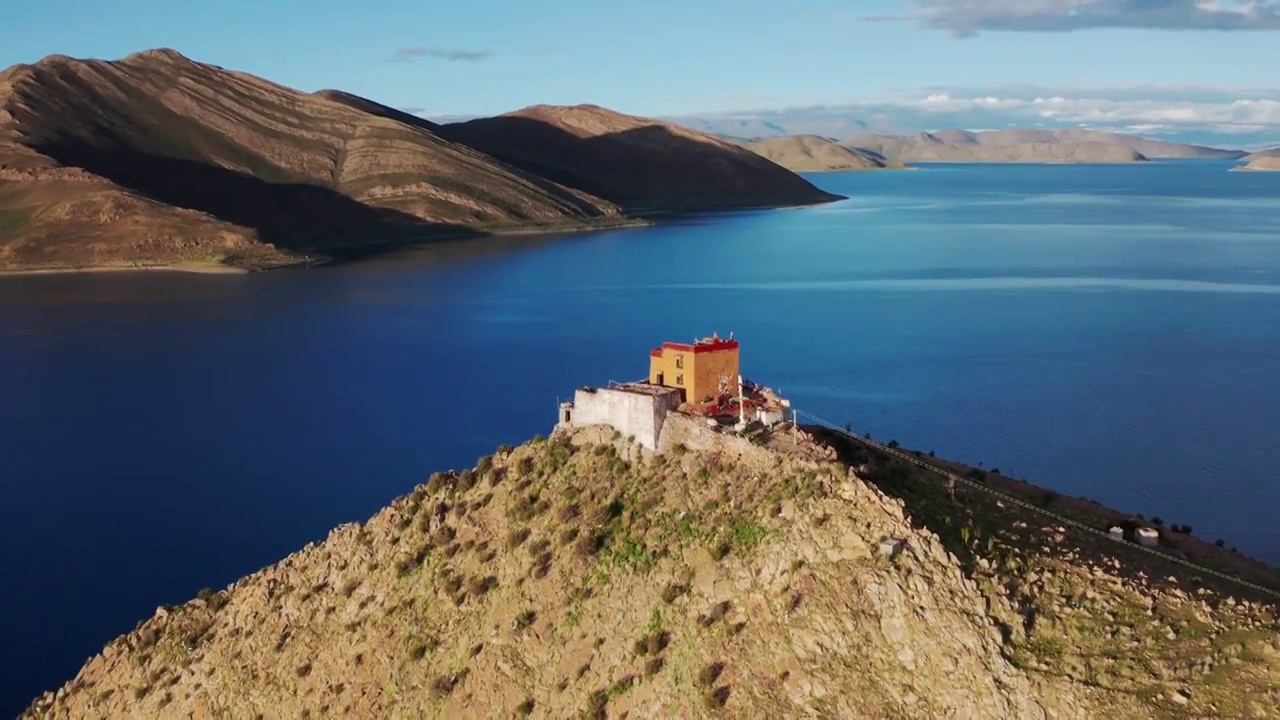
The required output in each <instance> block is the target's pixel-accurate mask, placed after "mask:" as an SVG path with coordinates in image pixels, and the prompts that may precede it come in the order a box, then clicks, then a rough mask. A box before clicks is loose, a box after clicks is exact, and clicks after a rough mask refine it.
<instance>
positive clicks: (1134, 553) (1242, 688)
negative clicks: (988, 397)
mask: <svg viewBox="0 0 1280 720" xmlns="http://www.w3.org/2000/svg"><path fill="white" fill-rule="evenodd" d="M736 363H737V345H736V341H733V340H720V339H717V338H708V339H706V340H704V341H698V342H695V343H692V344H681V343H664V344H663V346H662V347H661V348H658V349H656V350H654V351H653V353H652V356H651V358H650V375H649V379H648V381H647V382H641V383H633V384H629V385H622V386H614V387H609V388H583V389H580V390H578V392H577V394H576V395H575V399H574V401H573V402H571V403H566V404H565V405H564V406H562V407H561V414H560V417H559V418H557V422H556V428H555V430H554V432H552V434H551V436H550V437H549V438H548V439H543V438H540V437H539V438H535V439H534V440H532V441H531V442H528V443H526V444H524V445H522V446H520V447H514V448H512V447H503V448H500V449H499V450H498V451H497V452H496V453H495V454H494V455H492V456H489V457H484V458H481V459H480V460H479V461H478V462H477V463H476V465H475V466H474V467H472V468H467V469H464V470H461V471H450V472H440V473H436V474H435V475H432V476H431V478H430V479H429V480H428V481H427V482H426V483H425V484H422V485H420V486H418V487H416V488H413V489H412V490H411V491H410V492H408V493H407V494H406V495H404V496H403V497H400V498H398V499H396V500H395V501H393V502H392V503H391V504H390V505H389V506H388V507H386V508H385V509H384V510H382V511H381V512H379V513H378V514H377V515H375V516H374V517H372V518H370V519H369V520H368V521H367V522H363V523H353V524H349V525H344V526H341V527H339V528H336V529H335V530H333V531H332V532H331V533H330V534H329V536H328V538H327V539H326V540H324V541H323V542H319V543H313V544H310V545H308V546H306V547H304V548H302V549H301V550H299V551H298V552H296V553H294V554H292V555H290V556H289V557H288V558H286V559H284V560H283V561H281V562H280V563H278V564H276V565H273V566H271V567H268V568H265V569H263V570H261V571H259V572H256V573H254V574H252V575H250V576H248V577H245V578H243V579H241V580H239V581H237V582H235V583H233V584H232V585H231V586H229V587H227V588H225V589H222V590H212V589H210V590H206V591H203V592H201V593H199V595H198V597H196V598H195V599H193V600H191V601H189V602H187V603H185V604H182V605H178V606H171V607H161V608H158V609H157V610H156V612H155V613H154V615H153V616H152V617H150V618H147V619H145V620H143V621H141V622H139V623H138V625H137V627H136V628H134V629H133V630H131V631H129V632H127V633H125V634H124V635H122V636H121V637H119V638H118V639H116V640H114V641H112V642H111V643H109V644H108V645H107V646H106V647H105V648H104V649H103V651H102V652H101V653H99V654H97V655H95V656H94V657H92V658H90V659H89V660H88V662H87V663H86V664H85V665H84V667H83V668H82V669H81V670H80V671H79V672H78V673H77V674H76V675H75V677H74V678H72V679H71V680H70V681H69V682H68V683H67V684H66V685H64V686H63V687H62V688H60V689H59V690H58V691H57V692H56V693H55V692H50V693H46V694H45V695H43V696H42V697H40V698H38V699H37V700H36V701H35V702H34V703H33V704H32V705H31V706H30V708H29V709H28V711H27V712H26V714H25V715H24V717H25V718H45V717H57V718H63V717H66V718H72V717H75V718H79V717H101V716H108V717H116V716H126V715H131V716H153V717H154V716H174V717H187V716H196V717H209V716H223V715H225V716H230V717H255V716H257V715H260V714H265V715H283V716H288V717H304V716H308V715H310V716H312V717H331V716H332V717H388V716H398V715H401V714H404V715H407V716H413V717H425V716H431V717H435V716H442V717H460V716H471V717H493V716H504V717H506V716H529V715H536V716H545V717H576V716H585V717H606V716H608V717H614V716H621V715H622V714H624V713H631V714H633V715H634V716H644V717H655V716H656V717H706V716H718V715H729V716H735V717H793V716H806V715H813V716H825V717H850V716H859V717H872V716H873V717H948V716H964V717H1018V718H1044V717H1101V716H1116V717H1154V716H1196V717H1263V716H1266V713H1270V712H1273V711H1274V709H1275V708H1276V707H1280V621H1278V620H1277V618H1278V617H1280V615H1278V614H1277V613H1278V610H1277V605H1276V597H1277V595H1276V591H1277V590H1280V577H1278V575H1277V572H1276V571H1275V569H1273V568H1270V567H1268V566H1266V565H1264V564H1262V563H1258V562H1255V561H1252V560H1249V559H1248V558H1246V557H1244V556H1242V555H1239V554H1236V553H1234V552H1231V551H1229V550H1228V549H1226V548H1224V547H1218V546H1217V545H1215V544H1212V543H1208V542H1203V541H1201V540H1200V539H1198V538H1196V537H1195V536H1194V535H1193V534H1192V530H1191V528H1189V527H1185V526H1180V525H1176V524H1175V525H1172V526H1169V527H1168V528H1166V527H1164V526H1163V525H1162V524H1161V523H1160V522H1159V521H1154V520H1153V521H1151V522H1148V521H1146V520H1144V519H1143V518H1141V517H1140V516H1129V515H1125V514H1122V513H1117V512H1114V511H1111V510H1108V509H1106V508H1103V507H1101V506H1099V505H1097V504H1095V503H1092V502H1090V501H1087V500H1083V499H1076V498H1068V497H1065V496H1061V495H1058V494H1057V493H1053V492H1051V491H1049V490H1045V489H1042V488H1036V487H1035V486H1032V485H1030V484H1028V483H1025V482H1023V481H1021V480H1018V479H1014V478H1006V477H1004V476H1002V475H1001V474H1000V473H999V471H997V470H995V469H991V470H985V471H984V470H979V469H976V468H968V467H964V466H961V465H958V464H955V463H951V462H947V461H943V460H939V459H935V458H934V457H933V456H932V453H928V454H926V453H923V452H909V451H906V450H903V449H901V448H899V447H898V445H897V443H895V442H892V441H890V442H888V443H887V444H884V445H881V444H879V443H874V442H871V441H869V440H867V439H865V438H859V437H857V436H854V435H852V434H851V433H846V432H843V431H840V430H838V429H833V428H831V427H828V426H822V425H808V426H806V425H804V424H797V423H796V420H797V419H798V418H797V416H796V415H795V414H794V412H788V411H787V403H786V402H784V401H782V400H781V399H780V398H777V397H776V395H774V394H772V393H771V392H770V391H768V390H767V388H761V387H759V386H755V385H753V384H750V383H746V382H743V383H742V384H741V385H738V388H741V389H735V388H734V383H732V382H725V380H726V379H728V377H729V376H728V375H727V374H726V373H730V372H731V371H736ZM673 373H678V374H673ZM694 395H699V396H701V395H706V397H705V398H694V397H693V396H694ZM691 400H696V402H691ZM748 406H750V408H751V409H752V411H753V412H752V414H747V409H748ZM778 408H782V409H783V411H782V413H778V412H775V411H776V410H777V409H778ZM788 416H789V417H788ZM629 433H634V435H633V434H629ZM958 481H962V482H958ZM1148 531H1149V532H1148ZM1139 543H1140V544H1141V545H1144V546H1146V547H1143V548H1140V547H1137V545H1138V544H1139ZM1153 552H1154V553H1158V554H1152V553H1153ZM1170 558H1172V560H1171V559H1170ZM1175 560H1176V562H1175ZM1181 563H1190V566H1188V565H1186V564H1181ZM1198 567H1210V568H1213V573H1207V572H1201V571H1199V570H1197V569H1196V568H1198ZM1225 576H1230V577H1237V578H1240V579H1242V580H1243V581H1244V583H1245V584H1240V583H1236V582H1233V581H1230V580H1228V579H1226V577H1225Z"/></svg>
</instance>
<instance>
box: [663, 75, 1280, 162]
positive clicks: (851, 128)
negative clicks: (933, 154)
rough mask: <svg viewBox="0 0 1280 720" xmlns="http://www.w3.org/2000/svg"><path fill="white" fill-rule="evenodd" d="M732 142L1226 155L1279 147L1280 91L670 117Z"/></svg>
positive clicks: (934, 94) (967, 94) (964, 97)
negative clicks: (882, 136)
mask: <svg viewBox="0 0 1280 720" xmlns="http://www.w3.org/2000/svg"><path fill="white" fill-rule="evenodd" d="M668 117H672V118H673V119H678V120H679V121H680V122H683V123H685V124H691V125H692V126H694V127H698V128H699V129H704V130H708V131H711V132H719V133H723V134H729V135H735V134H736V135H742V136H751V137H755V136H769V135H783V134H801V133H812V134H817V135H823V136H826V137H835V138H838V139H844V138H847V137H851V136H853V135H858V134H865V133H873V132H882V133H890V134H910V133H916V132H923V131H929V130H939V129H950V128H959V129H969V130H998V129H1002V128H1009V127H1021V128H1036V127H1042V128H1048V129H1055V128H1072V127H1085V128H1093V129H1098V130H1110V131H1114V132H1123V133H1132V134H1141V135H1147V136H1152V137H1160V138H1162V139H1167V140H1171V141H1177V142H1196V143H1201V144H1210V145H1215V146H1218V147H1228V148H1246V149H1251V148H1256V147H1272V146H1277V145H1280V88H1275V89H1270V88H1257V89H1238V90H1232V89H1223V88H1199V87H1165V88H1162V87H1158V86H1141V87H1129V88H1123V87H1114V88H1052V87H1037V86H1004V87H1000V86H993V87H987V88H982V87H972V88H965V87H934V88H922V89H919V90H916V91H899V92H897V93H894V94H892V95H890V96H887V97H881V98H877V99H871V100H863V101H853V102H847V103H838V104H808V105H798V104H797V105H793V106H791V107H781V108H776V109H761V110H720V111H712V112H702V113H690V114H689V115H687V116H674V117H673V116H668Z"/></svg>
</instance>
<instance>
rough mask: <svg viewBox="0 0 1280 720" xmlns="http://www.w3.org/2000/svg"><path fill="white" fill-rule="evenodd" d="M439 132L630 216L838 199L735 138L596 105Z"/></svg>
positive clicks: (523, 113)
mask: <svg viewBox="0 0 1280 720" xmlns="http://www.w3.org/2000/svg"><path fill="white" fill-rule="evenodd" d="M440 132H441V134H442V135H443V136H444V137H446V138H448V139H450V140H452V141H454V142H457V143H461V144H463V145H467V146H469V147H471V148H474V149H476V150H478V151H480V152H483V153H485V154H487V155H492V156H493V157H496V158H498V159H500V160H502V161H504V162H507V163H510V164H512V165H514V166H516V167H519V168H521V169H523V170H526V171H528V172H531V173H536V174H538V175H540V176H542V177H546V178H550V179H552V180H554V181H556V182H557V183H560V184H561V185H564V186H566V187H571V188H576V189H578V190H580V191H582V192H585V193H589V194H591V195H594V196H597V197H602V198H605V199H606V200H608V201H610V202H612V203H616V204H618V205H619V206H621V207H622V208H624V209H625V210H627V211H629V212H633V213H648V212H654V211H659V212H660V211H672V210H675V211H679V210H698V209H705V208H724V207H767V206H777V205H803V204H814V203H821V202H829V201H831V200H836V199H839V196H836V195H831V194H830V193H826V192H823V191H821V190H818V189H817V188H816V187H814V186H813V185H812V184H810V183H809V182H808V181H806V180H804V179H803V178H801V177H799V176H798V175H796V174H795V173H793V172H791V171H789V170H787V169H785V168H783V167H780V166H778V165H776V164H774V163H772V162H770V161H768V160H766V159H764V158H762V157H760V156H759V155H757V154H755V153H753V152H751V151H749V150H746V149H744V148H742V147H739V146H737V145H735V144H733V143H731V142H728V141H725V140H722V139H720V138H716V137H713V136H711V135H707V134H705V133H701V132H698V131H695V130H690V129H688V128H685V127H681V126H679V125H673V124H670V123H665V122H660V121H657V120H650V119H647V118H642V117H636V116H634V115H624V114H622V113H617V112H613V111H611V110H607V109H605V108H602V107H598V106H596V105H575V106H572V107H564V106H551V105H536V106H533V107H528V108H525V109H523V110H518V111H516V112H513V113H508V114H506V115H500V116H498V117H493V118H484V119H480V120H471V121H468V122H463V123H456V124H450V125H443V126H441V129H440Z"/></svg>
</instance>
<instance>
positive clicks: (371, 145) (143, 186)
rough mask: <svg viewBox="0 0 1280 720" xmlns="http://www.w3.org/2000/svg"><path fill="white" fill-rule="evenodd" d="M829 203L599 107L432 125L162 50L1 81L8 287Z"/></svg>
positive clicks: (665, 129) (738, 155)
mask: <svg viewBox="0 0 1280 720" xmlns="http://www.w3.org/2000/svg"><path fill="white" fill-rule="evenodd" d="M836 199H839V196H837V195H833V194H830V193H826V192H823V191H821V190H819V189H818V188H816V187H814V186H813V185H812V184H810V183H809V182H808V181H806V180H804V179H803V178H801V177H799V176H798V175H796V174H794V173H792V172H789V171H787V170H786V169H784V168H782V167H780V166H778V165H776V164H774V163H772V162H769V161H768V160H765V159H764V158H761V157H760V156H759V155H757V154H755V153H752V152H750V151H748V150H745V149H743V148H741V147H738V146H737V145H735V144H733V143H730V142H727V141H724V140H721V139H718V138H715V137H713V136H710V135H707V134H704V133H699V132H696V131H692V130H688V129H686V128H683V127H680V126H677V125H672V124H669V123H664V122H660V121H656V120H649V119H646V118H640V117H635V116H630V115H624V114H621V113H616V112H612V111H610V110H606V109H604V108H600V107H596V106H586V105H584V106H575V107H551V106H537V107H533V108H527V109H525V110H522V111H517V112H515V113H510V114H507V115H503V116H500V117H496V118H488V119H484V120H476V121H471V122H465V123H456V124H450V125H438V124H435V123H431V122H429V121H427V120H424V119H422V118H419V117H416V116H414V115H411V114H408V113H405V112H401V111H399V110H395V109H393V108H390V107H386V106H383V105H381V104H378V103H376V102H373V101H371V100H367V99H364V98H360V97H357V96H354V95H351V94H348V93H343V92H339V91H332V90H326V91H321V92H318V93H313V94H309V93H304V92H300V91H297V90H293V89H290V88H287V87H283V86H280V85H277V84H275V83H272V82H269V81H267V80H263V79H261V78H257V77H254V76H252V75H248V74H245V73H240V72H234V71H230V70H226V69H223V68H221V67H218V66H214V65H209V64H204V63H199V62H194V61H192V60H190V59H188V58H186V57H184V56H183V55H181V54H180V53H178V52H176V51H174V50H169V49H160V50H150V51H145V52H141V53H135V54H133V55H130V56H128V57H126V58H124V59H123V60H118V61H102V60H79V59H73V58H69V57H65V56H50V57H47V58H44V59H43V60H40V61H39V62H37V63H35V64H32V65H16V66H13V67H11V68H9V69H7V70H5V71H3V73H0V271H14V270H40V269H50V270H61V269H76V268H111V267H123V268H133V267H148V266H165V267H174V266H181V267H186V268H210V269H214V268H230V267H235V268H247V269H253V268H267V267H274V266H279V265H288V264H296V263H304V262H315V261H319V260H324V259H329V258H334V257H348V256H355V255H361V254H367V253H373V252H378V251H381V250H385V249H388V248H394V247H400V246H403V245H404V244H406V243H413V242H422V241H426V240H432V239H439V238H448V237H471V236H480V235H484V234H489V233H501V232H509V231H530V230H535V231H552V230H576V229H592V228H601V227H609V226H617V225H625V224H635V223H637V222H638V221H642V220H643V219H645V218H648V217H651V216H654V215H659V214H663V213H670V212H685V211H692V210H707V209H726V208H740V207H762V206H787V205H805V204H813V203H822V202H829V201H832V200H836Z"/></svg>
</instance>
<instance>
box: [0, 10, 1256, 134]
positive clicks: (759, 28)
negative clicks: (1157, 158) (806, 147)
mask: <svg viewBox="0 0 1280 720" xmlns="http://www.w3.org/2000/svg"><path fill="white" fill-rule="evenodd" d="M1251 2H1252V3H1253V5H1252V9H1251V10H1250V6H1249V4H1248V3H1246V2H1241V1H1240V0H985V1H984V2H982V3H977V4H975V3H973V2H972V1H971V0H844V1H843V2H839V1H836V0H806V1H805V2H801V3H794V4H790V3H788V4H784V3H779V2H759V1H756V0H738V1H736V2H731V1H729V0H697V1H696V2H690V1H689V0H681V1H680V2H677V1H676V0H648V1H647V2H644V3H639V2H631V3H601V2H590V3H589V2H585V1H584V0H575V1H572V2H570V1H569V0H538V1H537V2H528V0H521V1H514V0H466V1H465V2H452V3H430V2H387V1H385V0H383V1H379V0H364V1H363V2H362V3H354V2H351V1H350V0H308V2H300V1H298V0H253V1H249V0H222V1H221V2H217V3H212V2H201V3H194V2H192V3H176V2H175V3H164V2H159V1H158V0H153V1H149V2H143V1H141V0H116V1H115V2H111V3H103V2H100V0H62V1H61V2H57V3H20V4H17V5H16V7H14V8H10V9H7V10H6V12H5V18H4V25H5V32H4V33H3V35H4V39H5V42H4V43H3V44H0V65H4V66H7V65H10V64H13V63H18V62H32V61H35V60H37V59H39V58H40V57H42V56H44V55H47V54H51V53H61V54H66V55H72V56H76V57H101V58H118V57H123V56H124V55H127V54H128V53H130V52H133V51H136V50H141V49H146V48H151V47H159V46H166V47H173V48H175V49H177V50H179V51H180V52H182V53H184V54H186V55H188V56H189V57H192V58H193V59H196V60H201V61H205V62H211V63H214V64H218V65H222V66H224V67H228V68H233V69H238V70H244V71H247V72H251V73H254V74H257V75H262V76H264V77H267V78H270V79H272V80H275V81H277V82H281V83H283V84H286V85H290V86H293V87H297V88H299V89H304V90H317V89H321V88H326V87H334V88H341V89H343V90H348V91H350V92H354V93H357V94H360V95H364V96H367V97H370V98H372V99H375V100H378V101H380V102H384V103H387V104H389V105H394V106H397V107H403V108H414V109H416V110H420V111H422V112H423V113H424V114H428V115H437V114H454V113H457V114H492V113H497V112H503V111H506V110H511V109H515V108H518V107H522V106H525V105H529V104H533V103H539V102H546V103H557V104H563V103H577V102H593V103H598V104H601V105H605V106H608V107H612V108H615V109H618V110H622V111H626V112H634V113H639V114H649V115H678V114H686V113H708V112H716V111H725V110H743V109H762V108H765V109H767V108H779V107H794V106H805V105H813V104H819V103H821V104H829V105H831V104H835V105H840V104H843V103H861V102H869V101H888V102H894V103H903V104H907V105H910V104H912V103H919V102H921V101H923V99H924V98H926V97H928V96H929V95H933V96H934V97H935V98H936V97H937V96H938V95H940V94H941V95H944V96H946V97H947V98H949V99H953V100H954V99H956V98H961V97H966V98H967V97H974V98H980V97H988V98H1005V97H1006V95H1005V94H1004V93H1005V92H1006V88H1008V87H1009V86H1013V85H1018V86H1024V89H1025V86H1033V87H1034V88H1035V90H1034V91H1030V92H1031V94H1033V95H1036V96H1041V95H1043V96H1045V97H1050V96H1053V95H1059V96H1062V97H1065V98H1067V99H1071V100H1076V99H1095V96H1097V95H1099V94H1100V93H1104V92H1111V94H1112V95H1113V96H1115V92H1113V91H1115V90H1117V89H1120V90H1121V91H1122V90H1123V89H1124V88H1127V87H1131V86H1136V85H1141V86H1157V87H1160V88H1165V89H1166V90H1168V91H1167V92H1164V94H1163V95H1161V99H1162V101H1167V102H1175V101H1187V102H1193V101H1198V100H1199V99H1201V98H1202V97H1203V94H1204V93H1207V92H1208V91H1209V90H1210V89H1224V88H1225V89H1228V90H1233V89H1236V88H1243V89H1249V88H1252V89H1253V93H1254V95H1255V96H1257V97H1262V98H1280V93H1276V92H1273V91H1271V90H1270V89H1269V88H1274V87H1276V86H1280V79H1277V78H1276V77H1274V68H1276V67H1280V31H1277V30H1280V11H1277V10H1276V9H1275V6H1277V5H1280V0H1251ZM1153 8H1154V10H1153ZM1201 27H1214V28H1226V29H1214V30H1201V29H1197V28H1201ZM397 53H399V54H400V55H399V57H400V58H401V59H400V60H396V59H395V58H396V57H397ZM949 89H951V90H949ZM1148 89H1149V88H1148ZM1121 95H1123V92H1121ZM1242 97H1243V96H1242ZM1123 101H1124V98H1123V97H1113V99H1112V100H1111V102H1123ZM993 107H994V106H993ZM1251 109H1253V110H1256V108H1251ZM1255 114H1256V113H1255ZM1175 116H1176V114H1175ZM1276 122H1277V125H1280V107H1278V108H1277V118H1276ZM1146 124H1153V123H1146ZM1255 124H1256V123H1255Z"/></svg>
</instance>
